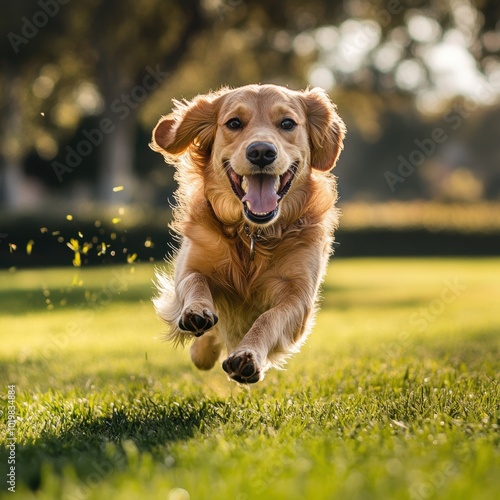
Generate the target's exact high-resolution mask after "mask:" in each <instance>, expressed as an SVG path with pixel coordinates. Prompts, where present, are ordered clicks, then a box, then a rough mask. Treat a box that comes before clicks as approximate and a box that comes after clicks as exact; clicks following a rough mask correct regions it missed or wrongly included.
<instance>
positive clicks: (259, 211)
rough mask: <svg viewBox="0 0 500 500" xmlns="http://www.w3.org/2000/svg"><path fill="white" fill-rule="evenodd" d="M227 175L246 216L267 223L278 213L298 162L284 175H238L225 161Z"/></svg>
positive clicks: (254, 220) (258, 222) (253, 220)
mask: <svg viewBox="0 0 500 500" xmlns="http://www.w3.org/2000/svg"><path fill="white" fill-rule="evenodd" d="M225 167H226V172H227V176H228V177H229V182H230V183H231V187H232V188H233V191H234V194H235V195H236V196H237V197H238V198H239V199H240V200H241V202H242V203H243V206H244V211H245V215H246V217H247V218H248V219H249V220H250V221H252V222H254V223H256V224H266V223H267V222H270V221H272V220H273V219H274V218H275V217H276V216H277V215H278V203H279V202H280V201H281V200H282V199H283V197H284V196H285V195H286V194H287V193H288V191H289V189H290V187H291V185H292V182H293V179H294V177H295V173H296V171H297V164H296V163H294V164H292V166H291V167H290V168H289V169H288V170H287V171H286V172H285V173H284V174H282V175H270V174H253V175H244V176H241V175H238V174H237V173H236V172H235V171H234V170H233V169H232V168H231V166H230V165H229V162H226V163H225Z"/></svg>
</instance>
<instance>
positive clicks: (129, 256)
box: [127, 253, 137, 264]
mask: <svg viewBox="0 0 500 500" xmlns="http://www.w3.org/2000/svg"><path fill="white" fill-rule="evenodd" d="M135 259H137V254H136V253H133V254H132V255H127V263H128V264H132V262H135Z"/></svg>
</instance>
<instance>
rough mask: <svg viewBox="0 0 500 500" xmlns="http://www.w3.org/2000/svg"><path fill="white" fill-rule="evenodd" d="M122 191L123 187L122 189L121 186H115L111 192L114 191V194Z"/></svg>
mask: <svg viewBox="0 0 500 500" xmlns="http://www.w3.org/2000/svg"><path fill="white" fill-rule="evenodd" d="M123 189H124V187H123V186H115V187H114V188H113V191H114V192H115V193H118V191H123Z"/></svg>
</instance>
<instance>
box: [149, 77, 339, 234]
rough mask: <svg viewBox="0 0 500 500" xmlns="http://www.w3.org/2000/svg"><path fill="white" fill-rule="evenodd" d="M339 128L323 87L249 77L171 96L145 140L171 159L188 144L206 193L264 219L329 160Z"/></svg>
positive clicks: (251, 218) (239, 212)
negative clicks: (236, 84) (248, 81)
mask: <svg viewBox="0 0 500 500" xmlns="http://www.w3.org/2000/svg"><path fill="white" fill-rule="evenodd" d="M344 135H345V126H344V123H343V122H342V120H341V118H340V117H339V116H338V115H337V112H336V108H335V106H334V104H333V103H332V102H331V101H330V99H329V98H328V96H327V94H326V93H325V92H324V91H323V90H321V89H317V88H315V89H311V90H306V91H304V92H297V91H292V90H289V89H287V88H284V87H278V86H276V85H248V86H245V87H240V88H237V89H232V90H230V89H222V90H220V91H218V92H214V93H212V94H208V95H206V96H198V97H196V98H195V99H193V100H192V101H190V102H187V101H185V102H182V103H180V102H176V108H175V109H174V111H173V112H172V113H171V114H170V115H168V116H166V117H163V118H161V119H160V121H159V122H158V124H157V125H156V127H155V129H154V131H153V141H152V143H151V147H152V149H153V150H155V151H159V152H161V153H163V155H164V156H165V157H166V159H167V161H169V162H171V163H174V164H175V163H176V161H177V158H178V157H179V156H180V155H182V154H184V153H185V152H186V151H189V153H190V155H191V158H192V160H193V161H194V163H195V164H196V165H197V166H198V168H199V173H200V174H201V175H202V176H203V178H204V182H205V192H206V195H207V197H208V199H209V200H210V201H213V200H212V199H211V198H212V197H213V198H214V199H218V200H220V199H221V198H224V203H223V205H224V207H225V208H224V211H225V212H226V213H225V214H224V215H225V216H226V217H227V212H230V213H231V214H232V218H233V219H234V218H235V217H239V218H240V219H241V217H242V216H243V217H244V218H245V219H246V220H247V221H248V222H249V223H251V224H253V225H259V226H265V225H269V224H272V223H273V222H275V221H276V220H277V219H278V218H279V216H280V212H281V211H282V210H283V209H282V206H283V205H286V203H287V202H286V200H287V199H291V198H292V197H293V193H294V192H295V191H297V190H298V187H297V186H299V185H300V184H303V183H304V182H305V180H306V179H307V178H308V176H310V173H311V168H312V169H315V170H318V171H323V172H326V171H329V170H330V169H331V168H332V167H333V166H334V165H335V163H336V161H337V158H338V156H339V154H340V151H341V150H342V145H343V139H344ZM212 204H213V205H214V210H215V211H216V213H217V212H218V210H217V204H214V203H212ZM218 215H219V214H218ZM223 218H224V217H223Z"/></svg>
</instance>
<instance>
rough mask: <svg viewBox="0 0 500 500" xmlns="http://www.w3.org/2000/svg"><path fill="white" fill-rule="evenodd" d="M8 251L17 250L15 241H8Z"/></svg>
mask: <svg viewBox="0 0 500 500" xmlns="http://www.w3.org/2000/svg"><path fill="white" fill-rule="evenodd" d="M9 250H10V253H12V252H15V251H16V250H17V245H16V244H15V243H9Z"/></svg>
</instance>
